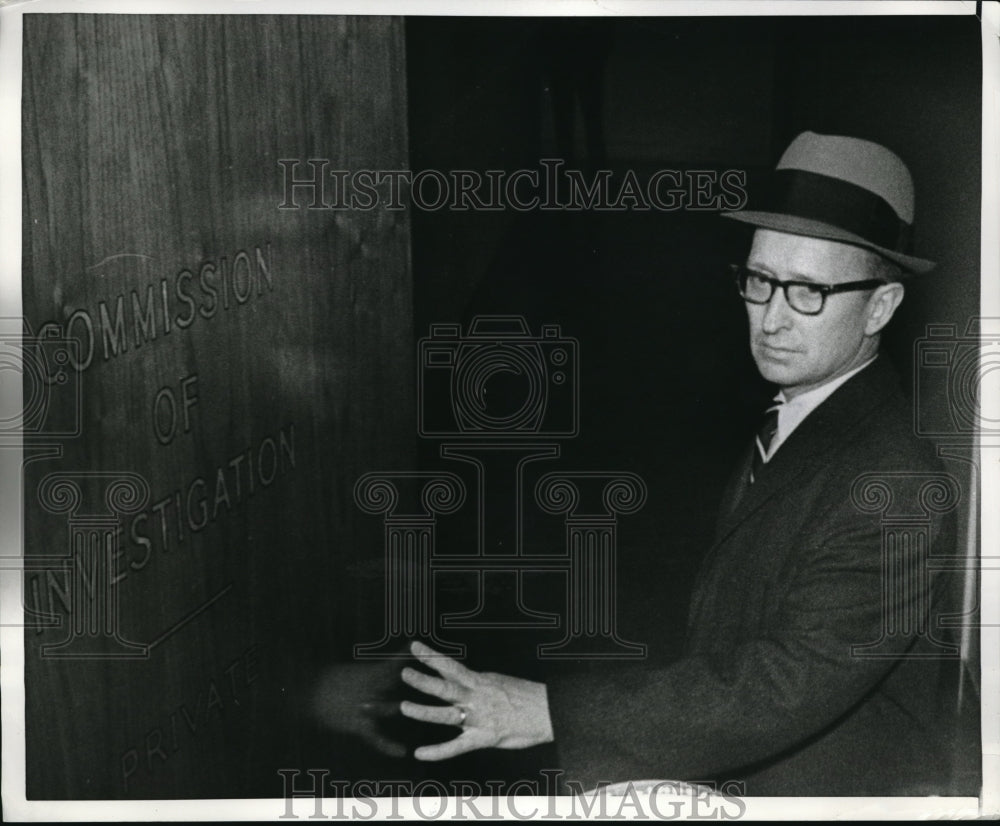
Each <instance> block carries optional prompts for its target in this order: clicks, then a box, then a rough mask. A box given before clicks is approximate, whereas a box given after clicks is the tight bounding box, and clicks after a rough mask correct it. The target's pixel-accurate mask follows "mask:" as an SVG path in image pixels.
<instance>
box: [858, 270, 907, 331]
mask: <svg viewBox="0 0 1000 826" xmlns="http://www.w3.org/2000/svg"><path fill="white" fill-rule="evenodd" d="M905 293H906V290H905V288H904V287H903V285H902V284H900V283H899V282H898V281H893V282H891V283H889V284H883V285H882V286H881V287H876V288H875V291H874V292H873V293H872V294H871V297H870V298H869V299H868V320H867V322H866V323H865V335H869V336H873V335H875V334H876V333H878V332H880V331H881V330H882V328H883V327H885V325H886V324H888V323H889V319H891V318H892V315H893V313H895V312H896V308H897V307H898V306H899V305H900V304H902V303H903V295H904V294H905Z"/></svg>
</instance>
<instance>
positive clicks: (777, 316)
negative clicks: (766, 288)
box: [761, 287, 795, 334]
mask: <svg viewBox="0 0 1000 826" xmlns="http://www.w3.org/2000/svg"><path fill="white" fill-rule="evenodd" d="M794 312H795V311H794V310H793V309H792V308H791V307H789V306H788V302H787V301H786V300H785V291H784V290H783V289H781V288H780V287H775V288H774V294H773V295H772V296H771V300H770V301H768V302H767V306H766V307H765V308H764V318H763V319H761V329H762V330H763V331H764V332H765V333H769V334H770V333H776V332H778V331H779V330H781V329H782V328H784V327H788V326H789V325H790V323H791V319H792V313H794Z"/></svg>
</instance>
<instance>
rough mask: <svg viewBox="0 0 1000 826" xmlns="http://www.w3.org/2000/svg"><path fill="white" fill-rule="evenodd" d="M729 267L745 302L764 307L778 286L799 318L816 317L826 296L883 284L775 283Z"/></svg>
mask: <svg viewBox="0 0 1000 826" xmlns="http://www.w3.org/2000/svg"><path fill="white" fill-rule="evenodd" d="M729 268H730V270H732V273H733V275H734V276H735V277H736V288H737V289H738V290H739V291H740V295H741V296H742V297H743V300H744V301H746V302H747V303H749V304H767V303H768V302H769V301H770V300H771V296H773V295H774V290H775V288H776V287H781V289H783V290H784V291H785V301H787V302H788V306H789V307H791V308H792V309H793V310H795V311H796V312H797V313H802V314H803V315H819V314H820V313H821V312H823V307H824V305H825V304H826V297H827V296H828V295H833V294H834V293H846V292H852V291H855V290H873V289H875V287H878V286H880V285H882V284H885V283H886V282H885V281H880V280H878V279H875V278H871V279H868V280H866V281H848V282H846V283H844V284H814V283H812V282H811V281H779V280H778V279H777V278H771V277H770V276H768V275H764V273H761V272H757V271H756V270H751V269H748V268H747V267H743V266H741V265H739V264H731V265H730V267H729Z"/></svg>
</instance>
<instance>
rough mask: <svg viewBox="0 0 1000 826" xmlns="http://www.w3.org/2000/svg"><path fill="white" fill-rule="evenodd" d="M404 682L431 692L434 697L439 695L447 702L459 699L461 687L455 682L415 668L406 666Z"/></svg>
mask: <svg viewBox="0 0 1000 826" xmlns="http://www.w3.org/2000/svg"><path fill="white" fill-rule="evenodd" d="M400 676H401V677H402V678H403V682H404V683H406V684H407V685H408V686H411V687H412V688H415V689H417V691H422V692H423V693H424V694H430V695H431V696H432V697H439V698H440V699H442V700H444V701H445V702H447V703H454V702H456V701H457V700H458V695H459V692H460V689H459V688H458V686H456V685H454V684H453V683H449V682H447V681H446V680H442V679H439V678H438V677H432V676H430V675H429V674H422V673H421V672H419V671H416V670H415V669H413V668H404V669H403V672H402V674H401V675H400Z"/></svg>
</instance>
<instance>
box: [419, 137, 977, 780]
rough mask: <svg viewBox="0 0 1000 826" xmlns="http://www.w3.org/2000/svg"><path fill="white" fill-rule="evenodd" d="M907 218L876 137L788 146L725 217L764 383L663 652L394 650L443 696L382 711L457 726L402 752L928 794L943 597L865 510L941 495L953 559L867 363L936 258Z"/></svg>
mask: <svg viewBox="0 0 1000 826" xmlns="http://www.w3.org/2000/svg"><path fill="white" fill-rule="evenodd" d="M913 208H914V194H913V185H912V181H911V178H910V174H909V172H908V170H907V169H906V167H905V165H904V164H903V162H902V161H901V160H900V159H899V158H898V157H896V156H895V155H894V154H893V153H892V152H890V151H889V150H888V149H886V148H884V147H882V146H879V145H877V144H874V143H871V142H868V141H863V140H859V139H855V138H847V137H839V136H824V135H817V134H814V133H809V132H806V133H804V134H802V135H800V136H799V137H798V138H796V139H795V141H794V142H793V143H792V144H791V146H790V147H789V148H788V150H787V151H786V152H785V154H784V155H783V157H782V159H781V161H780V162H779V164H778V168H777V170H776V172H775V174H774V180H773V182H772V186H771V191H770V192H769V193H768V196H767V203H766V204H765V205H764V207H763V208H761V209H755V210H752V211H743V212H738V213H730V214H729V216H728V217H730V218H734V219H736V220H739V221H743V222H746V223H749V224H751V225H753V226H755V227H756V231H755V234H754V238H753V245H752V248H751V250H750V254H749V257H748V259H747V263H746V266H745V267H739V268H736V276H737V285H738V289H739V291H740V294H741V295H742V297H743V298H744V300H745V302H746V308H747V313H748V317H749V330H750V348H751V351H752V353H753V357H754V360H755V362H756V364H757V367H758V369H759V370H760V372H761V374H762V375H763V377H764V378H765V379H767V380H768V381H770V382H773V383H774V384H775V385H777V386H778V388H779V392H778V395H777V396H776V399H775V402H776V404H775V406H774V408H772V410H771V411H769V415H768V416H767V417H766V421H765V425H764V426H763V427H762V430H761V432H760V434H759V435H758V437H757V440H756V443H755V444H754V445H752V446H751V447H750V448H749V449H748V452H747V456H746V459H745V461H744V462H743V463H742V464H741V466H740V467H739V468H738V469H737V471H736V472H735V473H734V475H733V478H732V480H731V482H730V485H729V488H728V490H727V492H726V494H725V496H724V500H723V503H722V506H721V508H720V513H719V517H718V522H717V529H716V536H715V541H714V544H713V546H712V547H711V548H710V549H709V550H708V553H707V554H706V557H705V560H704V562H703V566H702V570H701V573H700V575H699V577H698V581H697V586H696V588H695V593H694V596H693V600H692V606H691V610H690V618H689V628H688V637H687V643H686V650H685V654H684V656H683V657H682V658H681V659H680V660H678V661H676V662H675V663H672V664H671V665H669V666H667V667H662V668H649V669H645V670H639V671H626V670H623V669H616V670H615V672H614V673H612V674H610V675H608V676H607V677H604V678H602V677H597V676H594V677H587V678H580V679H576V680H571V679H565V680H553V681H551V682H549V683H548V684H547V685H543V684H541V683H536V682H532V681H528V680H522V679H518V678H514V677H509V676H504V675H498V674H480V673H476V672H473V671H470V670H469V669H467V668H465V667H464V666H462V665H460V664H459V663H457V662H455V661H453V660H451V659H449V658H447V657H443V656H441V655H439V654H437V653H436V652H433V651H432V650H431V649H429V648H428V647H427V646H425V645H423V644H421V643H414V644H413V647H412V651H413V653H414V654H415V656H416V657H417V658H418V659H419V660H420V661H421V662H422V663H423V664H424V665H426V666H428V667H429V668H430V669H431V670H432V671H433V672H436V674H428V673H424V672H422V671H419V670H417V669H413V668H407V669H404V671H403V675H402V676H403V680H404V681H405V682H406V683H407V684H409V685H410V686H412V687H413V688H415V689H417V690H419V691H421V692H425V693H426V694H429V695H431V696H433V697H436V698H439V699H440V700H444V701H445V702H447V703H449V705H444V706H442V705H423V704H420V703H414V702H403V703H402V705H401V711H402V713H403V714H404V715H406V716H407V717H411V718H414V719H418V720H424V721H428V722H433V723H440V724H445V725H450V726H460V727H461V728H462V729H463V730H462V733H461V734H460V735H459V736H458V737H456V738H455V739H452V740H449V741H447V742H444V743H439V744H437V745H432V746H425V747H422V748H420V749H417V751H416V752H415V756H416V757H417V758H418V759H423V760H441V759H447V758H449V757H452V756H455V755H457V754H461V753H463V752H466V751H470V750H473V749H478V748H485V747H497V748H508V749H515V748H524V747H528V746H533V745H537V744H540V743H545V742H550V741H553V740H554V741H555V745H556V748H557V750H558V753H559V757H560V764H561V768H563V769H564V770H565V772H566V777H567V779H569V780H575V781H578V782H579V783H580V786H581V787H582V788H591V787H594V786H596V785H598V784H600V783H604V782H619V781H624V780H629V779H639V778H654V777H660V778H671V779H677V780H689V781H697V780H710V779H719V780H740V781H743V782H744V783H745V789H746V793H747V794H748V795H785V794H787V795H791V794H794V795H888V794H927V793H942V792H943V791H946V785H945V782H944V781H945V779H946V777H947V770H948V766H947V758H946V755H947V753H948V750H947V743H948V735H949V731H948V724H949V721H948V718H947V717H946V716H943V715H942V714H941V713H940V712H939V707H938V704H937V703H938V699H939V698H938V696H937V695H938V691H939V689H940V685H941V679H940V677H941V671H942V665H943V660H942V657H944V656H948V655H954V653H955V652H954V650H949V649H947V648H946V647H945V646H942V645H941V644H939V643H937V642H936V641H935V640H934V639H933V625H932V624H931V625H930V626H928V617H929V616H933V615H935V612H936V611H937V608H936V607H933V606H932V604H931V603H932V600H938V599H939V598H940V596H941V594H939V593H938V590H939V589H937V588H936V587H932V586H931V585H929V584H928V579H929V577H928V576H927V572H926V568H925V566H924V565H923V561H922V557H920V556H919V554H920V553H923V552H924V551H925V550H926V549H921V550H919V551H917V550H916V549H912V548H905V547H896V546H890V545H887V544H886V543H887V542H888V538H891V537H889V534H888V533H885V534H884V532H883V522H882V511H883V510H884V508H880V507H879V505H880V500H878V497H879V496H882V497H890V498H891V499H892V500H893V501H895V502H896V503H897V504H899V503H904V502H905V503H916V502H924V503H925V504H926V501H925V500H926V491H923V492H922V491H921V487H922V486H923V487H926V486H927V485H928V484H938V485H939V489H940V490H945V489H947V495H946V496H944V497H943V498H942V499H940V500H939V501H938V505H939V507H930V511H931V512H932V521H931V528H930V531H929V535H930V539H931V543H932V547H933V551H934V552H937V553H941V552H944V553H952V552H953V551H952V550H951V545H952V544H953V537H952V533H951V532H952V530H953V528H952V525H951V521H950V520H951V517H952V515H953V514H949V513H948V511H949V510H951V509H953V508H954V505H955V504H956V503H957V495H956V494H955V491H954V490H953V489H952V488H951V487H950V481H949V480H950V477H948V476H947V475H945V474H944V473H943V470H942V468H941V467H940V466H939V465H938V463H937V462H936V460H935V459H934V457H933V455H932V453H931V451H930V449H929V447H928V446H926V445H925V444H923V443H920V442H918V441H917V440H916V439H915V437H914V436H913V433H912V428H911V424H910V422H911V416H910V408H909V405H908V404H907V402H906V400H905V399H904V397H903V395H902V393H901V392H900V389H899V387H898V379H897V376H896V374H895V372H894V371H893V369H892V367H891V366H890V365H889V363H888V362H887V360H886V358H885V357H884V356H880V355H879V340H880V335H881V332H882V330H883V329H884V328H885V325H886V324H888V322H889V321H890V319H891V318H892V316H893V313H894V312H895V310H896V309H897V308H898V307H899V304H900V302H901V301H902V300H903V295H904V289H905V288H904V284H903V279H904V278H905V277H906V276H908V275H909V274H911V273H919V272H926V271H927V270H929V269H931V268H932V267H933V266H934V265H933V264H932V263H931V262H929V261H924V260H922V259H919V258H915V257H913V256H911V255H909V254H907V252H906V250H907V245H908V237H909V232H910V227H911V225H912V222H913ZM864 474H874V476H871V477H868V476H864ZM876 479H878V480H882V481H881V482H877V481H875V480H876ZM880 485H881V487H880ZM872 497H875V499H874V500H873V499H872ZM921 497H923V498H921ZM877 500H878V501H877ZM946 500H947V501H946ZM883 504H886V505H887V506H888V499H886V502H885V503H883ZM900 506H901V507H908V506H909V504H907V505H900ZM901 541H902V540H901ZM914 554H916V555H914ZM883 559H885V563H886V566H885V570H883ZM884 594H887V595H888V596H885V597H884ZM928 627H930V628H931V632H930V633H927V630H926V629H927V628H928Z"/></svg>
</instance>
